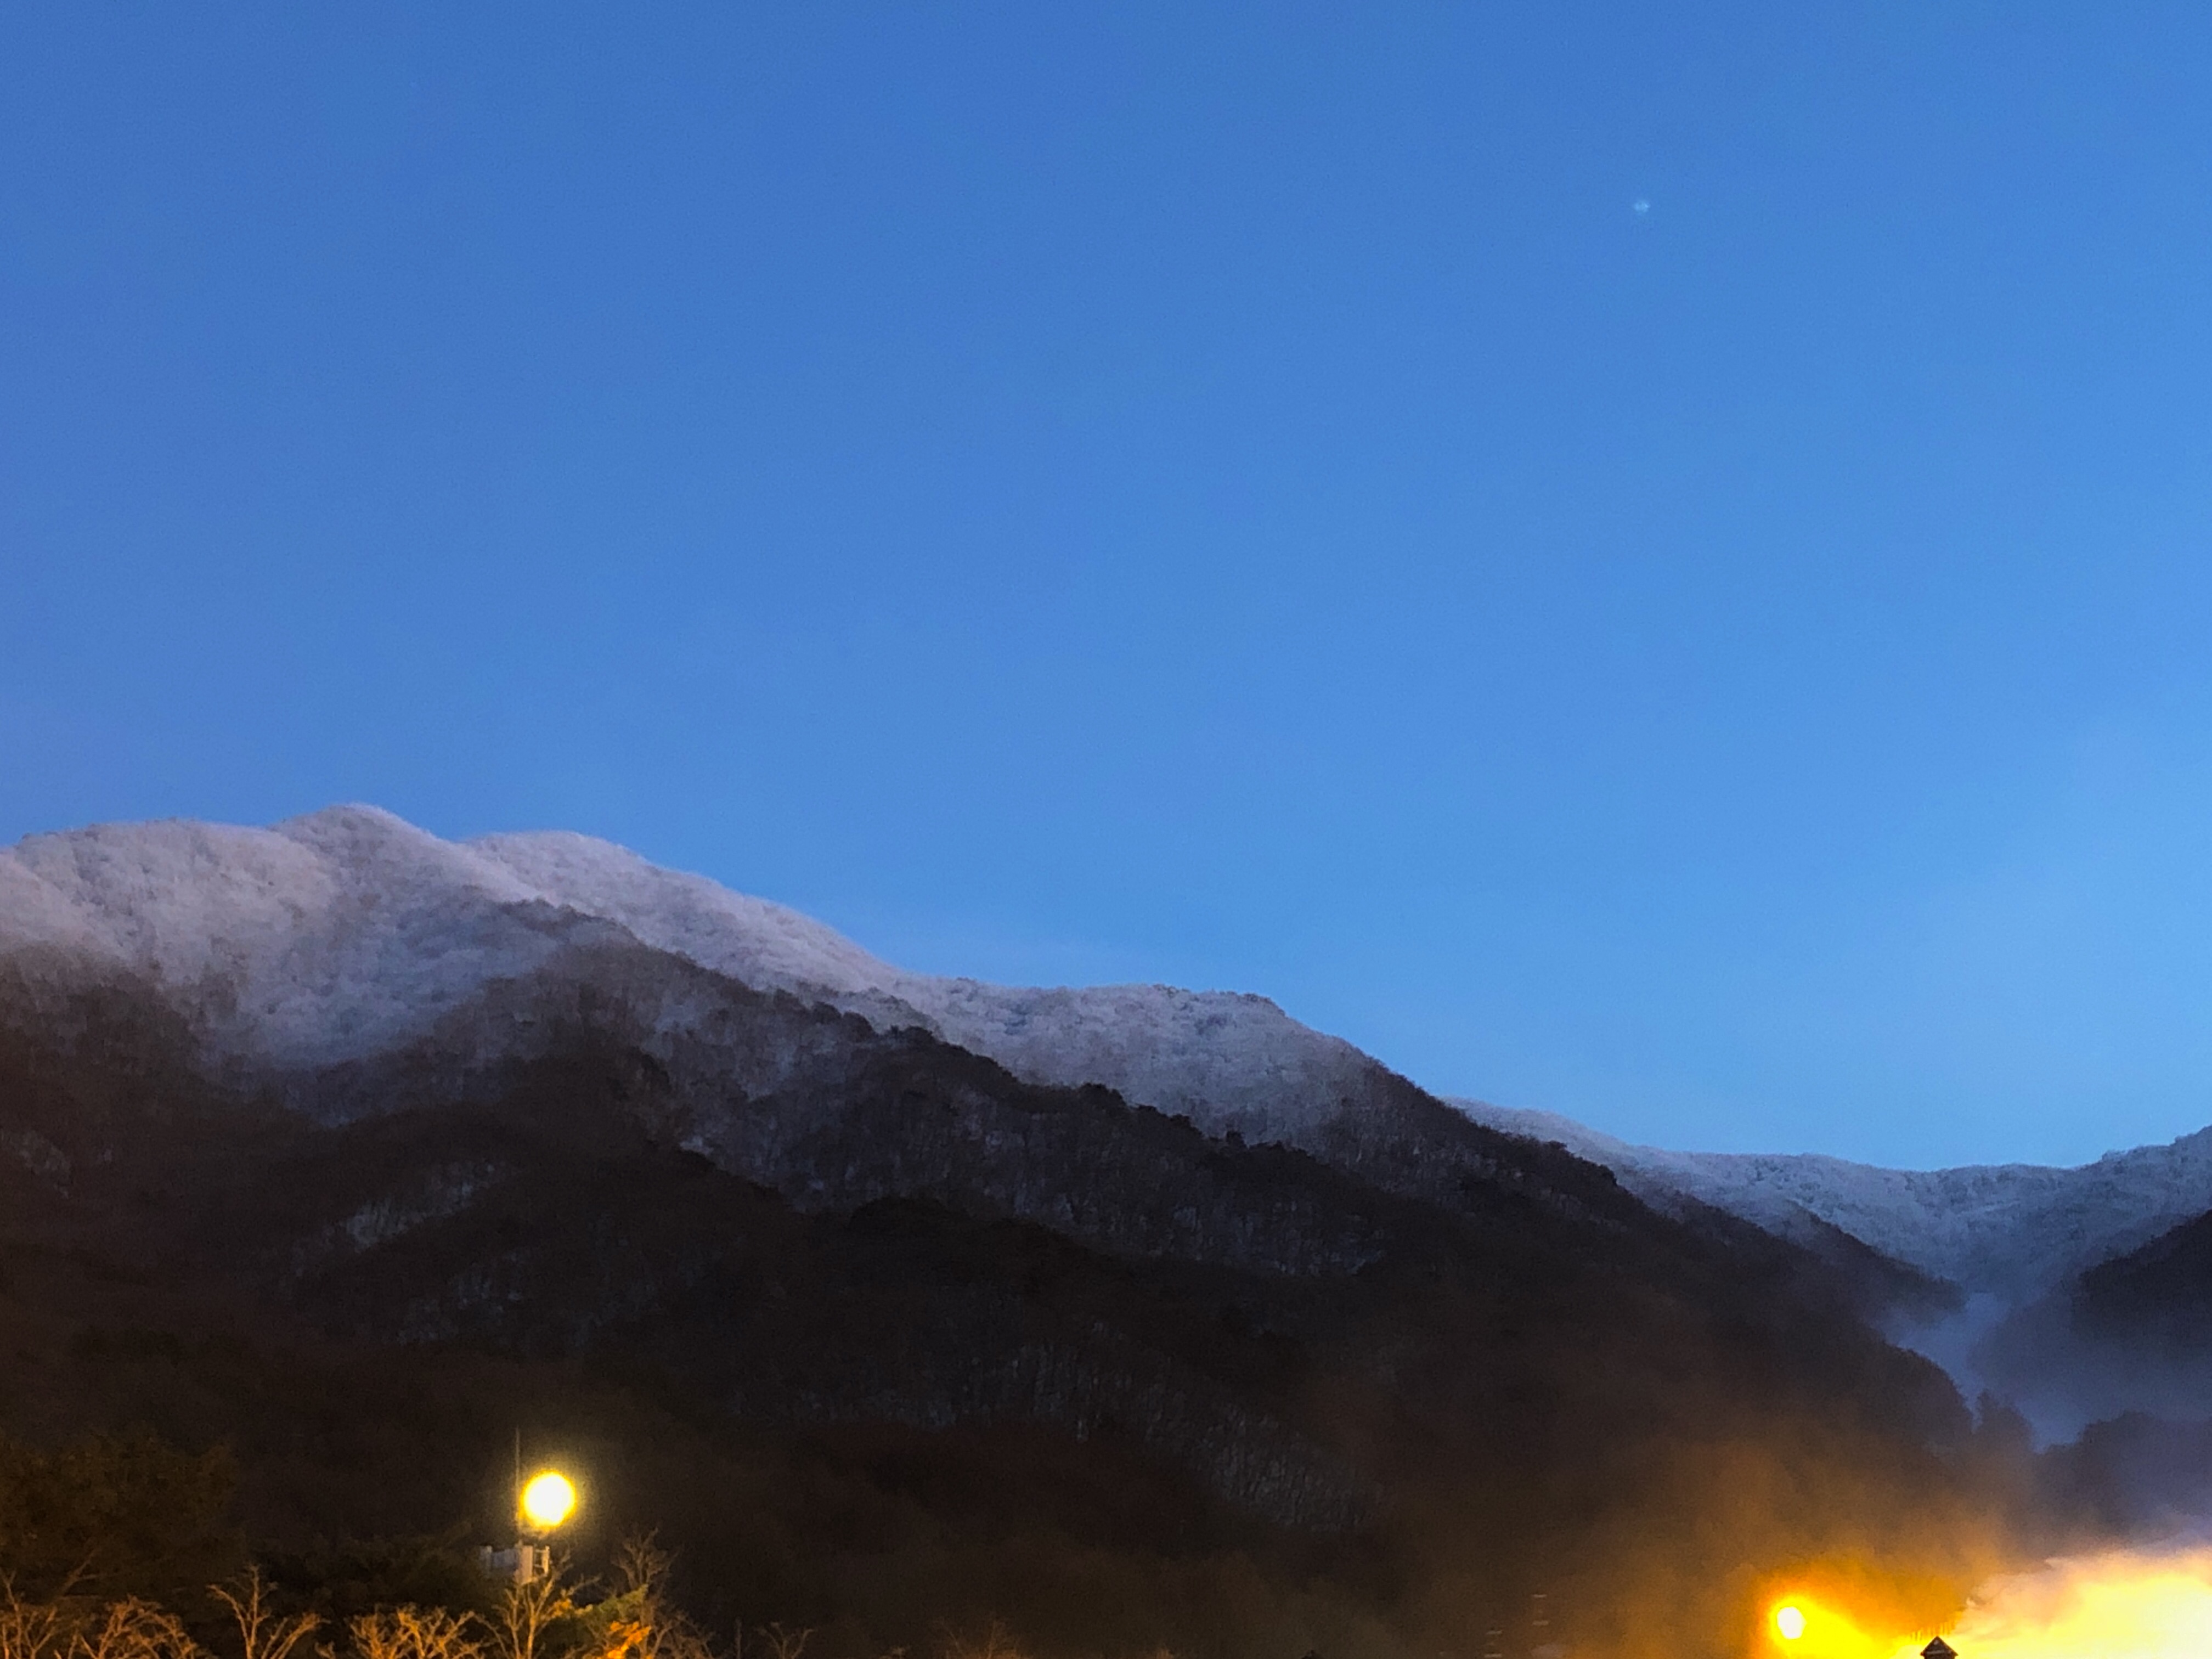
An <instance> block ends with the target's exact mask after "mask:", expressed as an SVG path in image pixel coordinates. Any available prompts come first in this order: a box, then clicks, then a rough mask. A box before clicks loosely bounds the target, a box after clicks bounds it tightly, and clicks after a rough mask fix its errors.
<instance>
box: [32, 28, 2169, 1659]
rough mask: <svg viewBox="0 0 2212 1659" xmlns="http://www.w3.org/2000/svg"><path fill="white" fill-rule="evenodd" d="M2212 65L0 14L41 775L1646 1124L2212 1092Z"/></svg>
mask: <svg viewBox="0 0 2212 1659" xmlns="http://www.w3.org/2000/svg"><path fill="white" fill-rule="evenodd" d="M2208 88H2212V11H2208V10H2207V9H2205V8H2203V6H2201V5H2181V4H2171V5H2162V4H2128V3H2122V4H2113V5H2104V6H2094V7H2092V6H2078V5H2076V6H2058V5H2030V6H2002V7H2001V6H1997V5H1994V4H1988V3H1978V0H1969V3H1956V4H1942V5H1929V4H1927V3H1924V0H1922V3H1902V0H1899V3H1869V4H1864V5H1859V6H1852V7H1844V6H1838V5H1815V6H1810V7H1776V6H1772V5H1765V4H1753V3H1749V0H1737V3H1708V4H1699V3H1680V4H1670V5H1667V6H1662V7H1650V6H1629V5H1626V4H1588V3H1569V4H1565V5H1562V4H1557V3H1552V4H1535V3H1480V4H1478V3H1464V0H1455V3H1409V4H1399V3H1387V4H1380V5H1374V4H1370V5H1359V6H1353V5H1349V4H1343V5H1316V4H1304V3H1297V4H1273V5H1266V6H1261V5H1230V4H1217V3H1189V0H1185V3H1177V4H1173V5H1167V4H1161V5H1151V6H1146V5H1126V6H1125V5H1113V6H1094V7H1068V6H1051V7H1038V6H1021V5H1012V4H1008V5H1000V6H990V5H974V4H964V3H955V4H944V5H934V6H929V7H891V6H880V5H848V4H842V3H835V0H808V3H805V4H803V5H800V4H781V3H764V4H747V5H743V6H703V5H681V4H678V5H668V6H657V7H649V8H641V9H633V8H580V7H572V6H555V7H540V8H522V7H516V6H503V5H502V6H483V7H473V8H465V9H456V8H452V7H444V6H438V7H433V6H428V5H407V4H396V5H388V6H383V7H378V8H373V9H341V8H334V7H323V6H314V7H301V6H296V5H290V6H276V5H268V6H262V7H252V6H234V7H224V8H219V9H151V8H143V7H123V6H113V5H82V6H67V7H17V8H12V9H8V10H7V11H6V12H5V13H4V14H0V843H6V842H14V841H15V839H16V838H17V837H19V836H26V835H31V834H35V833H38V832H42V831H48V830H57V829H68V828H72V827H76V826H79V825H82V824H87V823H94V822H100V821H105V820H114V819H137V818H147V817H168V816H185V817H199V818H208V819H215V820H221V821H226V822H234V823H270V822H272V821H275V820H277V819H281V818H283V817H289V816H293V815H295V814H300V813H303V812H307V811H313V810H314V809H316V808H319V807H322V806H325V805H329V804H331V803H332V802H337V801H362V802H373V803H374V804H376V805H381V806H384V807H386V808H388V809H390V810H391V811H393V812H396V813H398V814H399V815H400V816H402V817H404V818H406V819H408V820H409V821H410V822H411V823H416V824H418V825H421V826H422V827H423V828H424V829H428V830H430V831H432V832H434V833H435V834H437V835H439V836H447V837H465V836H476V835H480V834H483V833H487V832H490V831H495V830H506V829H538V828H560V829H574V830H578V831H581V832H584V833H586V834H589V835H592V836H603V837H606V838H609V839H611V840H613V841H616V842H621V843H622V844H623V845H625V846H628V847H629V848H634V849H635V850H636V851H637V852H639V853H640V854H643V855H644V856H645V857H647V858H648V859H650V860H653V861H655V862H657V863H659V864H663V865H669V866H676V867H678V868H682V869H686V870H693V871H697V872H703V873H705V874H708V875H710V876H712V877H713V878H715V879H716V880H718V881H720V882H722V883H725V884H727V885H729V886H731V887H732V888H735V889H737V890H740V891H743V892H747V893H752V894H757V895H760V896H764V897H768V898H772V899H775V900H777V901H779V902H783V903H786V904H789V905H792V906H793V907H795V908H799V909H800V910H802V911H804V912H805V913H807V914H808V915H812V916H815V917H817V918H819V919H821V920H822V921H825V922H827V923H829V924H830V925H832V926H834V927H837V928H839V929H841V930H842V931H843V932H845V933H848V934H850V935H851V936H852V937H854V939H857V940H859V941H860V943H861V944H863V945H866V947H867V948H869V949H870V950H872V951H875V952H877V953H878V955H881V956H883V957H887V958H889V959H890V960H891V961H893V962H896V963H899V964H901V965H902V966H905V967H909V968H914V969H925V970H928V971H931V972H936V973H955V974H966V975H975V976H977V977H981V978H985V979H991V980H999V981H1009V982H1016V983H1042V984H1056V983H1097V982H1106V981H1164V982H1168V983H1172V984H1178V985H1188V986H1194V987H1219V988H1226V989H1235V990H1244V991H1253V992H1258V993H1261V994H1266V995H1267V996H1270V997H1272V998H1273V999H1274V1000H1277V1001H1278V1002H1279V1003H1280V1004H1281V1005H1282V1006H1284V1007H1285V1009H1286V1010H1287V1011H1288V1012H1290V1013H1291V1014H1292V1015H1294V1016H1295V1017H1296V1018H1298V1019H1300V1020H1303V1021H1304V1022H1306V1023H1307V1024H1311V1025H1313V1026H1316V1027H1317V1028H1319V1029H1321V1030H1325V1031H1329V1032H1333V1033H1335V1034H1338V1035H1340V1036H1344V1037H1346V1038H1347V1039H1349V1040H1350V1041H1352V1042H1354V1043H1356V1044H1358V1045H1359V1046H1360V1047H1361V1048H1364V1049H1366V1050H1367V1051H1369V1052H1370V1053H1371V1054H1375V1055H1376V1056H1377V1057H1379V1058H1381V1059H1382V1060H1385V1061H1386V1062H1388V1063H1389V1065H1391V1066H1395V1068H1397V1069H1398V1070H1400V1071H1401V1072H1403V1073H1406V1074H1407V1076H1409V1077H1411V1078H1413V1079H1414V1080H1415V1081H1417V1082H1419V1084H1421V1085H1423V1086H1425V1087H1426V1088H1428V1089H1431V1090H1433V1091H1438V1092H1442V1093H1448V1094H1462V1095H1474V1096H1479V1097H1483V1098H1485V1099H1487V1100H1491V1101H1493V1102H1497V1103H1503V1104H1505V1105H1510V1106H1516V1107H1527V1108H1534V1109H1544V1110H1549V1111H1556V1112H1561V1113H1565V1114H1567V1115H1571V1116H1573V1117H1576V1118H1578V1119H1580V1120H1582V1121H1584V1122H1587V1123H1589V1124H1591V1125H1593V1126H1595V1127H1598V1128H1600V1129H1602V1130H1605V1131H1607V1132H1608V1133H1614V1134H1619V1135H1622V1136H1625V1137H1627V1138H1629V1139H1635V1140H1638V1141H1646V1142H1651V1143H1654V1144H1657V1145H1661V1146H1673V1147H1688V1148H1699V1149H1715V1150H1762V1151H1817V1152H1833V1153H1837V1154H1840V1155H1843V1156H1846V1157H1850V1158H1862V1159H1867V1160H1869V1161H1874V1162H1878V1163H1883V1164H1900V1165H1906V1166H1914V1167H1933V1166H1936V1165H1942V1164H1958V1163H1966V1162H1995V1161H2005V1160H2026V1161H2035V1162H2054V1163H2076V1162H2081V1161H2084V1160H2087V1159H2089V1158H2094V1157H2096V1156H2097V1155H2098V1154H2100V1152H2105V1151H2106V1150H2107V1149H2110V1148H2114V1147H2120V1146H2134V1145H2136V1144H2139V1143H2142V1142H2147V1141H2154V1140H2165V1139H2171V1138H2172V1137H2174V1136H2177V1135H2179V1134H2183V1133H2189V1132H2191V1131H2194V1130H2197V1129H2199V1128H2201V1127H2204V1126H2205V1125H2206V1124H2207V1123H2208V1121H2212V1018H2208V1016H2207V1008H2208V1006H2212V857H2208V849H2212V648H2208V641H2212V557H2208V556H2207V555H2208V544H2209V543H2212V304H2208V297H2212V92H2209V91H2208ZM1293 1651H1294V1650H1293Z"/></svg>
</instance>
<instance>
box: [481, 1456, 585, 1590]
mask: <svg viewBox="0 0 2212 1659" xmlns="http://www.w3.org/2000/svg"><path fill="white" fill-rule="evenodd" d="M517 1486H518V1487H519V1488H520V1489H519V1490H518V1491H517V1492H515V1494H514V1519H515V1525H516V1527H517V1528H518V1529H519V1530H520V1532H521V1534H522V1536H521V1537H520V1538H518V1539H516V1540H515V1541H514V1544H513V1547H511V1548H508V1549H503V1550H495V1549H494V1548H492V1547H491V1546H490V1545H489V1544H486V1545H484V1546H483V1547H482V1548H481V1549H479V1550H477V1565H479V1566H481V1567H482V1568H483V1571H484V1576H485V1577H488V1578H504V1579H507V1580H508V1581H509V1582H510V1583H517V1584H527V1583H532V1582H533V1581H534V1580H537V1579H539V1578H543V1577H544V1576H545V1575H546V1574H547V1573H548V1572H550V1571H552V1567H553V1550H552V1547H551V1545H550V1544H548V1543H547V1542H545V1540H547V1539H550V1537H551V1536H552V1535H553V1534H554V1532H555V1531H556V1529H557V1528H560V1527H561V1526H562V1523H563V1522H566V1521H567V1520H568V1517H569V1516H572V1515H574V1513H575V1512H576V1486H575V1483H574V1481H572V1480H569V1479H568V1476H567V1475H565V1474H562V1473H561V1471H560V1470H558V1469H541V1470H539V1471H538V1473H537V1474H533V1475H532V1476H531V1477H530V1479H529V1480H527V1481H518V1482H517Z"/></svg>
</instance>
